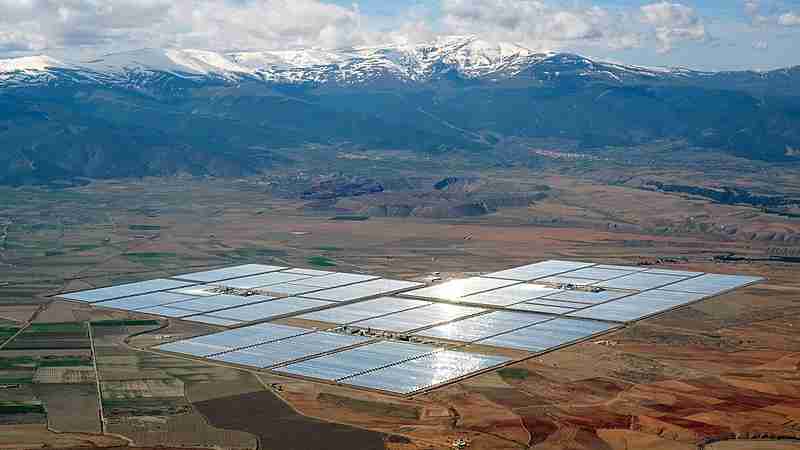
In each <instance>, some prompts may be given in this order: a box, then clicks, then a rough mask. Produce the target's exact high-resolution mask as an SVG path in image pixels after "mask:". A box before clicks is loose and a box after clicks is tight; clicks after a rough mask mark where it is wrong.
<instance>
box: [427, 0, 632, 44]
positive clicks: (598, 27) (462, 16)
mask: <svg viewBox="0 0 800 450" xmlns="http://www.w3.org/2000/svg"><path fill="white" fill-rule="evenodd" d="M441 5H442V13H443V19H442V24H443V26H444V29H445V30H446V31H448V32H452V33H468V34H478V35H481V36H482V37H484V38H487V39H491V40H501V41H515V42H520V43H523V44H525V45H527V46H529V47H531V48H533V49H537V50H554V49H559V48H563V47H567V46H570V45H574V44H575V43H580V44H589V45H600V46H604V47H609V48H623V47H631V46H635V45H637V44H638V43H639V36H638V34H637V32H636V31H635V30H632V29H631V28H630V27H628V26H627V25H628V24H629V23H630V20H628V18H627V17H626V15H625V14H624V13H619V12H610V11H609V10H607V9H604V8H600V7H588V8H560V7H554V6H552V5H550V4H549V3H546V2H544V1H540V0H442V4H441Z"/></svg>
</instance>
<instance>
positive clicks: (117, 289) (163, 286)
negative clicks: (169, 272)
mask: <svg viewBox="0 0 800 450" xmlns="http://www.w3.org/2000/svg"><path fill="white" fill-rule="evenodd" d="M193 284H195V283H191V282H187V281H177V280H166V279H162V278H159V279H155V280H147V281H139V282H137V283H130V284H121V285H119V286H109V287H105V288H100V289H91V290H88V291H80V292H71V293H68V294H60V295H59V297H61V298H64V299H67V300H77V301H81V302H88V303H96V302H103V301H106V300H114V299H117V298H122V297H130V296H131V295H141V294H149V293H151V292H158V291H167V290H170V289H177V288H182V287H186V286H191V285H193Z"/></svg>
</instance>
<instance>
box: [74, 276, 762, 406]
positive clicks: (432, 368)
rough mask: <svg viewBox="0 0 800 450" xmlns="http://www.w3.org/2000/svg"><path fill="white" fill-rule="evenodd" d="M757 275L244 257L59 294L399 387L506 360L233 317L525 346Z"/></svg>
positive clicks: (196, 347) (214, 354) (311, 372)
mask: <svg viewBox="0 0 800 450" xmlns="http://www.w3.org/2000/svg"><path fill="white" fill-rule="evenodd" d="M760 280H762V279H761V278H758V277H749V276H737V275H719V274H705V273H702V272H692V271H683V270H672V269H660V268H652V267H635V266H617V265H603V264H592V263H583V262H573V261H545V262H541V263H536V264H530V265H527V266H522V267H518V268H513V269H509V270H504V271H500V272H494V273H492V274H489V275H486V276H481V277H472V278H466V279H461V280H451V281H447V282H444V283H440V284H435V285H431V286H425V287H423V285H422V284H421V283H415V282H409V281H401V280H389V279H382V278H379V277H377V276H372V275H363V274H354V273H337V272H329V271H323V270H315V269H299V268H291V269H287V268H285V267H279V266H272V265H259V264H248V265H243V266H236V267H230V268H224V269H216V270H209V271H205V272H196V273H192V274H184V275H179V276H177V277H174V278H172V279H155V280H149V281H142V282H138V283H130V284H125V285H121V286H112V287H107V288H100V289H92V290H87V291H82V292H74V293H69V294H63V295H62V297H63V298H66V299H69V300H78V301H84V302H87V303H92V304H94V305H96V306H100V307H108V308H116V309H122V310H128V311H133V312H139V313H142V314H153V315H157V316H162V317H169V318H175V319H181V320H187V321H192V322H197V323H204V324H208V325H216V326H223V327H238V328H232V329H228V330H225V331H222V332H217V333H211V334H207V335H203V336H198V337H194V338H190V339H184V340H181V341H177V342H171V343H167V344H163V345H159V346H157V347H155V348H156V349H158V350H163V351H167V352H172V353H178V354H184V355H188V356H192V357H200V358H210V359H213V360H215V361H219V362H226V363H230V364H237V365H246V366H250V367H254V368H259V369H264V368H269V369H270V370H273V371H275V372H277V373H282V374H286V375H293V376H302V377H307V378H311V379H318V380H326V381H330V382H336V383H342V384H347V385H350V386H353V387H358V388H365V389H375V390H380V391H386V392H392V393H396V394H411V393H416V392H420V391H422V390H426V389H429V388H432V387H436V386H439V385H441V384H443V383H448V382H451V381H456V380H459V379H461V378H463V377H465V376H468V375H470V374H474V373H476V372H479V371H482V370H485V369H491V368H494V367H496V366H498V365H500V364H505V363H507V362H509V361H510V360H509V359H508V358H505V357H498V356H491V355H481V354H474V353H465V352H459V351H453V350H452V349H450V350H445V349H444V348H441V347H437V346H430V345H419V344H410V343H405V342H396V341H378V340H377V339H375V338H372V337H365V336H360V335H355V334H346V333H333V332H323V331H318V330H314V329H306V328H298V327H291V326H285V325H279V324H273V323H261V324H258V325H250V326H242V325H243V324H246V323H247V322H252V321H256V320H259V321H266V320H274V319H277V318H283V317H291V318H292V319H305V320H313V321H319V322H327V323H331V324H335V326H337V327H338V326H342V325H347V326H351V327H358V328H360V329H362V331H359V334H361V333H363V332H364V331H363V330H379V331H380V330H382V331H387V332H390V333H411V334H413V335H415V336H419V337H423V338H432V339H443V340H448V341H454V342H460V343H464V344H467V345H469V344H479V345H486V346H490V347H497V348H507V349H515V350H519V351H525V352H531V354H535V353H540V352H544V351H550V350H553V349H557V348H560V347H562V346H565V345H569V344H572V343H575V342H578V341H582V340H584V339H588V338H591V337H593V336H596V335H598V334H601V333H605V332H608V331H611V330H614V329H617V328H619V327H623V326H625V324H626V323H629V322H632V321H636V320H640V319H643V318H647V317H650V316H652V315H655V314H659V313H662V312H664V311H669V310H672V309H674V308H677V307H681V306H684V305H687V304H691V303H693V302H696V301H699V300H702V299H704V298H707V297H710V296H714V295H718V294H721V293H725V292H728V291H730V290H733V289H736V288H738V287H742V286H746V285H749V284H752V283H755V282H758V281H760ZM551 284H558V285H560V286H558V287H554V286H552V285H551ZM563 285H573V286H587V287H588V288H590V289H576V288H574V287H569V286H563ZM219 287H231V288H236V289H244V290H249V289H258V290H259V293H260V294H262V295H252V296H244V295H231V294H219V293H218V292H214V291H215V290H218V289H217V288H219ZM592 290H595V291H596V292H592ZM234 292H236V291H234ZM392 295H394V296H392ZM277 297H280V298H277ZM365 299H366V300H365ZM340 303H341V304H340ZM456 303H460V304H456ZM365 334H371V333H370V332H369V331H367V333H365Z"/></svg>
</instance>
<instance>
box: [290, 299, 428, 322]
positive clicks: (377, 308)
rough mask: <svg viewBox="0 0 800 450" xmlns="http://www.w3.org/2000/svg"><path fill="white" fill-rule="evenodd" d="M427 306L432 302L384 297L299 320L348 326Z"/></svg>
mask: <svg viewBox="0 0 800 450" xmlns="http://www.w3.org/2000/svg"><path fill="white" fill-rule="evenodd" d="M425 305H430V302H426V301H422V300H411V299H406V298H395V297H382V298H376V299H374V300H366V301H363V302H358V303H351V304H349V305H342V306H337V307H334V308H329V309H325V310H322V311H316V312H312V313H308V314H303V315H302V316H298V317H297V318H298V319H305V320H315V321H318V322H330V323H335V324H340V325H346V324H349V323H353V322H357V321H359V320H364V319H371V318H373V317H378V316H383V315H385V314H391V313H394V312H399V311H404V310H407V309H411V308H418V307H420V306H425Z"/></svg>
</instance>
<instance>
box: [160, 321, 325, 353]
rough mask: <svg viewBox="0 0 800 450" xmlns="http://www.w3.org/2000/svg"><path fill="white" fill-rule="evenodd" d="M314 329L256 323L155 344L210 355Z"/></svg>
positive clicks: (311, 331) (298, 334)
mask: <svg viewBox="0 0 800 450" xmlns="http://www.w3.org/2000/svg"><path fill="white" fill-rule="evenodd" d="M313 332H314V330H308V329H305V328H298V327H290V326H286V325H279V324H271V323H270V324H257V325H250V326H246V327H241V328H236V329H233V330H227V331H222V332H219V333H212V334H206V335H202V336H197V337H193V338H189V339H184V340H180V341H176V342H170V343H168V344H163V345H159V346H156V347H155V348H156V349H158V350H163V351H168V352H175V353H186V354H191V355H195V356H203V357H206V356H210V355H214V354H217V353H222V352H228V351H232V350H236V349H241V348H244V347H250V346H254V345H258V344H261V343H268V342H274V341H279V340H282V339H287V338H291V337H296V336H301V335H304V334H309V333H313Z"/></svg>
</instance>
